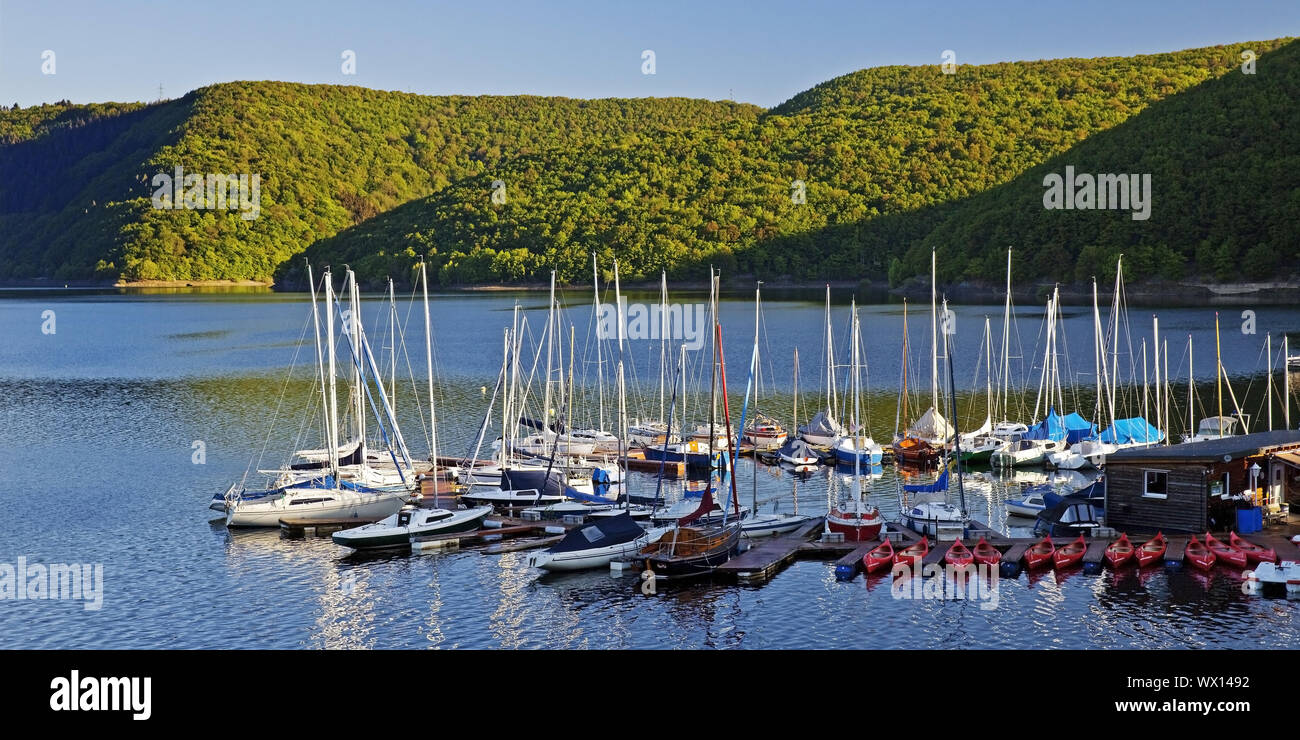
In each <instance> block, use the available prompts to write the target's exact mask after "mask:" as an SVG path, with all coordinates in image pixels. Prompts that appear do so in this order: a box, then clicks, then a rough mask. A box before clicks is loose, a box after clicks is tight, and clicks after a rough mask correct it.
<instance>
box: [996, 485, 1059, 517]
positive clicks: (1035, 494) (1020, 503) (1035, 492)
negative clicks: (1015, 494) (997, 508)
mask: <svg viewBox="0 0 1300 740" xmlns="http://www.w3.org/2000/svg"><path fill="white" fill-rule="evenodd" d="M1049 488H1050V486H1034V487H1033V488H1028V489H1026V490H1025V495H1024V496H1023V497H1022V498H1018V499H1007V502H1006V504H1005V506H1006V509H1007V514H1010V515H1012V516H1023V517H1025V518H1026V519H1033V518H1034V517H1037V516H1038V515H1039V514H1041V513H1043V511H1044V510H1045V509H1046V508H1047V503H1046V502H1045V501H1044V500H1043V490H1042V489H1049Z"/></svg>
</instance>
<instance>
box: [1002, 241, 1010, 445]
mask: <svg viewBox="0 0 1300 740" xmlns="http://www.w3.org/2000/svg"><path fill="white" fill-rule="evenodd" d="M1010 379H1011V247H1007V300H1006V306H1005V307H1004V308H1003V309H1002V420H1003V421H1008V420H1009V417H1010V413H1009V410H1008V406H1009V404H1010V399H1011V386H1010Z"/></svg>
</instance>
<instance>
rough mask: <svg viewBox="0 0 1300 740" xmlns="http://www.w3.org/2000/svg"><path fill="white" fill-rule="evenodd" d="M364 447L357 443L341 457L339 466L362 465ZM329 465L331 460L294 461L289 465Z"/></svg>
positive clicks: (302, 467)
mask: <svg viewBox="0 0 1300 740" xmlns="http://www.w3.org/2000/svg"><path fill="white" fill-rule="evenodd" d="M363 448H364V445H357V446H356V447H355V448H354V449H353V450H352V451H351V452H349V453H348V454H346V455H344V456H342V457H340V458H339V467H344V466H346V465H360V464H361V456H362V455H363V454H365V452H364V450H363ZM329 466H330V461H329V460H321V461H320V462H305V463H294V464H293V465H290V466H289V469H290V470H324V469H325V468H328V467H329Z"/></svg>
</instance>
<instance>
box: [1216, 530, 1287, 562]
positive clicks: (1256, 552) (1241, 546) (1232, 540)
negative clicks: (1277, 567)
mask: <svg viewBox="0 0 1300 740" xmlns="http://www.w3.org/2000/svg"><path fill="white" fill-rule="evenodd" d="M1228 544H1230V545H1232V546H1233V547H1235V548H1237V549H1238V550H1241V551H1242V552H1244V553H1246V557H1247V558H1248V559H1250V560H1251V561H1253V562H1256V563H1275V562H1277V552H1276V551H1275V550H1274V549H1273V548H1271V547H1260V546H1259V545H1256V544H1255V543H1254V542H1248V541H1246V540H1243V539H1242V538H1240V537H1238V536H1237V533H1236V532H1229V533H1228Z"/></svg>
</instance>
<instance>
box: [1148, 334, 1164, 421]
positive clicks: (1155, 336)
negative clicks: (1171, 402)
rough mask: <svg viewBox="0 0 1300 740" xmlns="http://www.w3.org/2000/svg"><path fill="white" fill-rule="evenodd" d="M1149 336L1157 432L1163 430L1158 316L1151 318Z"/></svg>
mask: <svg viewBox="0 0 1300 740" xmlns="http://www.w3.org/2000/svg"><path fill="white" fill-rule="evenodd" d="M1151 335H1152V339H1151V347H1152V349H1153V350H1154V351H1155V353H1156V361H1155V376H1156V399H1155V400H1156V430H1157V431H1163V430H1164V421H1165V415H1164V409H1163V408H1162V407H1161V404H1160V396H1161V392H1160V389H1161V388H1162V387H1163V386H1161V385H1160V317H1159V316H1154V315H1153V316H1152V317H1151Z"/></svg>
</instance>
